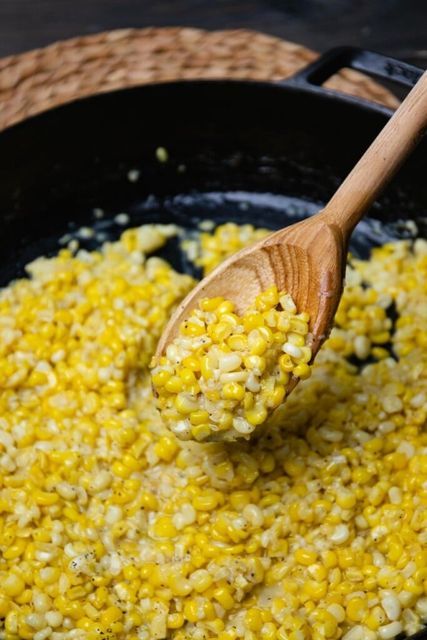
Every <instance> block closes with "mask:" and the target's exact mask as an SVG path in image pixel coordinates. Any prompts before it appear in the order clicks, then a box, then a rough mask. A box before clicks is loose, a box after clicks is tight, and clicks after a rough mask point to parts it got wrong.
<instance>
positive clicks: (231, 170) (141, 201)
mask: <svg viewBox="0 0 427 640" xmlns="http://www.w3.org/2000/svg"><path fill="white" fill-rule="evenodd" d="M388 116H389V113H388V111H387V110H385V109H382V108H380V107H373V106H372V105H368V104H364V103H363V102H361V101H357V100H354V99H351V98H347V99H342V98H341V99H340V98H337V97H336V96H334V95H331V94H328V93H326V92H325V93H323V94H319V93H316V92H310V91H309V90H308V89H305V90H304V89H301V88H298V87H292V86H285V85H271V84H264V83H249V82H189V83H174V84H168V85H153V86H150V87H143V88H136V89H130V90H126V91H121V92H117V93H112V94H105V95H102V96H97V97H92V98H89V99H86V100H82V101H79V102H76V103H73V104H71V105H68V106H65V107H62V108H59V109H56V110H54V111H52V112H48V113H46V114H43V115H41V116H38V117H35V118H32V119H30V120H27V121H25V122H24V123H23V124H20V125H18V126H16V127H13V128H11V129H9V130H7V131H5V132H3V133H2V134H0V219H1V221H2V233H1V237H0V284H1V285H4V284H6V283H7V282H9V281H10V280H11V279H13V278H15V277H17V276H20V275H23V273H24V270H23V267H24V265H25V264H26V263H27V262H28V261H29V260H31V259H33V258H35V257H37V256H38V255H42V254H53V253H55V252H56V251H57V250H58V247H59V244H58V240H59V238H60V237H61V236H62V235H63V234H64V233H66V232H69V231H73V230H76V229H78V228H79V227H80V226H82V225H87V224H93V222H94V221H95V218H94V214H93V209H94V208H98V207H99V208H102V209H104V211H105V213H106V216H105V219H104V220H103V221H102V222H99V221H98V222H97V227H98V228H99V229H100V230H102V231H104V232H106V233H107V234H108V235H109V237H116V236H118V235H119V233H120V232H121V231H122V230H123V227H122V226H119V225H117V224H116V223H115V222H114V220H113V218H114V215H115V214H117V213H119V212H122V211H126V212H127V213H128V214H129V215H130V222H129V225H131V226H135V225H139V224H142V223H144V222H153V221H156V222H168V223H169V222H175V223H178V224H180V225H183V226H184V227H186V228H188V229H193V228H196V227H197V224H198V223H199V222H200V220H202V219H204V218H208V219H212V220H214V221H215V222H223V221H226V220H234V221H237V222H251V223H253V224H255V225H257V226H267V227H270V228H272V229H274V228H279V227H281V226H285V225H286V224H289V223H291V222H293V221H295V220H297V219H300V218H302V217H304V216H306V215H309V214H311V213H313V212H315V211H316V210H317V209H318V208H320V207H321V206H322V203H324V202H325V201H327V199H328V198H329V197H330V196H331V195H332V193H333V192H334V190H335V189H336V187H337V185H338V184H339V182H340V181H341V179H342V178H343V177H344V176H345V175H346V173H347V172H348V170H349V169H350V168H351V166H352V165H353V164H354V162H355V161H356V160H357V158H358V157H359V156H360V155H361V153H362V152H363V150H364V149H365V148H366V147H367V145H368V144H369V142H370V141H371V140H372V139H373V138H374V136H375V135H376V133H377V132H378V131H379V129H380V127H381V126H382V125H383V124H384V123H385V120H386V118H387V117H388ZM159 146H164V147H166V148H167V149H168V151H169V161H168V162H167V163H165V164H162V163H159V162H158V161H157V160H156V157H155V150H156V148H157V147H159ZM426 160H427V144H426V143H424V144H421V145H420V147H419V148H418V150H417V152H416V153H415V154H414V156H413V157H412V159H411V161H410V162H409V163H408V164H407V166H406V167H405V169H404V170H402V171H401V173H400V174H399V176H398V177H397V179H395V181H394V182H393V184H392V185H391V186H390V187H389V189H388V190H387V192H386V193H385V194H384V196H383V197H382V199H381V200H380V201H379V202H378V203H376V204H375V206H374V207H373V209H372V212H371V216H370V217H368V218H367V219H366V220H365V221H363V222H362V223H361V224H360V225H359V227H358V229H357V231H356V234H355V235H354V239H353V243H352V247H351V248H352V250H353V251H354V252H355V253H357V254H359V255H366V254H367V253H368V252H369V249H370V248H371V247H372V246H374V245H375V244H382V243H383V242H385V241H387V240H390V239H393V238H400V237H412V236H413V235H414V228H413V227H412V228H411V227H408V226H407V225H405V220H407V219H408V218H409V219H412V220H414V221H415V222H416V223H417V229H418V235H420V236H424V237H427V224H426V217H425V216H426V215H427V184H426V183H425V177H424V176H425V166H426ZM183 167H184V168H185V170H183ZM135 169H137V170H138V171H139V172H140V178H139V180H138V181H137V182H130V181H129V179H128V172H129V171H130V170H135ZM423 170H424V171H423ZM415 235H416V234H415ZM81 244H83V246H87V247H88V248H92V247H94V245H95V244H96V243H95V241H94V240H93V239H90V240H87V241H84V242H81ZM165 251H166V257H167V258H168V259H169V260H170V261H171V262H172V263H173V264H174V265H175V266H176V267H178V268H180V269H185V270H190V269H191V266H190V265H189V264H188V263H187V262H186V260H185V258H184V257H183V256H182V254H181V252H180V251H179V248H178V246H177V244H176V243H173V242H172V244H170V245H169V246H168V247H167V248H166V250H165ZM425 637H426V635H425V631H422V632H420V633H419V634H416V636H413V638H414V640H415V638H419V639H421V638H425Z"/></svg>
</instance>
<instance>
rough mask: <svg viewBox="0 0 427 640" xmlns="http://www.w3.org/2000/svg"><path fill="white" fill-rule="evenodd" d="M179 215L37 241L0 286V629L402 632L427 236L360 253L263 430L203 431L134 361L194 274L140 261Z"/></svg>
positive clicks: (421, 549)
mask: <svg viewBox="0 0 427 640" xmlns="http://www.w3.org/2000/svg"><path fill="white" fill-rule="evenodd" d="M171 232H172V230H171V229H169V230H167V229H164V228H163V227H157V226H156V227H155V228H153V227H150V228H148V229H147V228H146V227H141V228H140V229H138V230H128V231H126V232H125V233H124V234H123V235H122V237H121V239H120V240H119V241H118V242H116V243H111V244H105V245H104V246H103V247H102V249H101V250H100V251H97V252H91V253H87V252H84V251H79V252H78V253H77V254H76V255H72V254H71V253H70V251H63V252H61V253H60V254H59V255H58V256H57V257H54V258H49V259H44V258H41V259H39V260H37V261H36V262H35V263H33V264H32V265H31V266H30V267H29V272H30V274H31V279H29V280H20V281H17V282H15V283H12V284H11V285H10V286H9V287H6V288H5V289H4V290H3V291H2V292H1V293H0V409H1V411H0V513H1V516H0V551H1V557H0V622H1V624H2V626H3V628H2V630H1V633H2V636H3V637H4V638H5V639H6V640H19V639H23V640H32V639H34V640H47V639H50V640H125V639H126V640H161V639H165V638H168V640H169V639H170V640H189V639H190V638H191V640H193V639H194V640H206V639H208V640H211V639H212V640H213V639H215V640H241V639H242V640H324V639H326V638H328V639H332V640H339V639H341V640H342V639H345V640H387V639H390V638H393V637H395V636H396V635H397V634H398V633H400V631H401V630H403V631H404V632H406V633H414V632H415V631H417V630H418V629H419V628H420V627H421V625H422V622H423V620H426V619H427V575H426V567H427V551H426V549H427V534H426V532H427V520H426V517H427V516H426V513H427V434H426V427H425V424H426V419H427V336H426V318H427V292H426V286H425V283H426V282H427V243H426V242H424V241H416V242H415V243H414V244H413V245H412V244H409V243H406V242H403V243H400V242H399V243H393V244H391V245H387V246H385V247H381V248H379V249H376V250H375V251H374V252H373V254H372V256H371V258H370V260H369V261H353V263H352V269H351V270H350V271H349V273H348V277H347V286H346V289H345V291H344V296H343V299H342V303H341V306H340V310H339V316H338V318H337V327H336V329H334V331H333V333H332V335H331V337H330V339H329V340H328V342H327V343H326V344H325V345H324V347H323V348H322V350H321V352H320V353H319V355H318V358H317V360H316V363H315V364H314V366H313V369H312V376H311V377H310V379H308V380H307V381H306V382H305V383H304V384H303V385H299V386H298V387H297V388H296V389H295V391H293V392H292V394H291V395H290V397H289V398H288V400H287V402H286V403H285V405H284V409H281V408H279V409H278V410H277V411H276V412H275V413H274V415H273V416H272V418H271V422H270V424H269V426H268V428H266V429H262V430H261V433H260V437H259V438H258V439H257V440H256V441H255V442H251V443H250V444H248V443H246V442H245V441H239V443H238V444H220V443H217V444H210V445H206V444H197V443H195V442H182V441H180V440H178V439H177V438H175V436H174V435H173V434H172V433H171V432H170V431H167V430H166V429H165V428H164V426H163V424H162V421H161V419H160V417H159V415H158V412H157V411H156V409H155V406H154V400H153V397H152V392H151V384H150V380H149V375H148V362H149V360H150V358H151V357H152V355H153V352H154V349H155V344H156V340H157V339H158V337H159V335H160V333H161V331H162V328H163V326H164V324H165V322H166V321H167V318H168V316H169V315H170V313H171V312H172V310H173V309H174V307H175V305H176V304H177V303H178V302H179V300H180V299H181V298H182V297H183V296H185V295H186V293H187V292H188V290H189V289H190V288H191V286H193V282H192V280H191V279H190V278H188V277H186V276H182V275H180V274H178V273H176V272H175V271H173V270H172V268H171V267H170V266H169V265H168V264H167V263H165V262H163V261H161V260H159V259H157V258H154V257H151V258H150V257H148V254H149V252H150V251H151V250H154V249H156V248H158V247H159V246H160V244H161V243H162V242H164V241H165V240H166V238H167V236H168V234H169V235H170V233H171ZM217 235H219V234H217ZM210 237H211V238H213V239H214V241H213V242H214V244H215V242H216V240H215V237H217V236H215V235H210ZM230 250H231V249H230ZM391 302H394V304H395V307H396V309H397V313H398V318H397V320H396V323H395V326H394V327H393V326H392V325H391V323H389V322H388V318H387V314H386V313H385V311H386V309H387V307H388V306H389V305H390V303H391ZM363 339H365V340H364V342H363V343H362V342H361V341H362V340H363ZM362 346H363V349H362ZM355 355H356V357H357V364H358V365H362V368H361V369H360V370H359V369H358V367H357V366H355V363H354V361H353V360H354V356H355Z"/></svg>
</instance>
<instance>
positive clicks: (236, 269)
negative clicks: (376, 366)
mask: <svg viewBox="0 0 427 640" xmlns="http://www.w3.org/2000/svg"><path fill="white" fill-rule="evenodd" d="M349 127H351V122H349ZM426 127H427V72H426V73H424V74H423V76H422V77H421V78H420V80H419V81H418V82H417V84H416V85H415V87H414V88H413V89H412V91H411V92H410V93H409V94H408V96H407V97H406V99H405V100H404V102H402V104H401V105H400V107H399V108H398V110H397V111H396V112H395V113H394V115H393V116H392V117H391V118H390V120H389V121H388V122H387V124H386V125H385V127H384V128H383V129H382V131H381V132H380V134H379V135H378V137H377V138H376V139H375V140H374V142H373V143H372V144H371V146H370V147H369V148H368V150H367V151H366V152H365V153H364V155H363V156H362V158H361V159H360V160H359V162H358V163H357V164H356V166H355V167H354V169H353V170H352V171H351V173H350V174H349V175H348V176H347V178H346V179H345V180H344V182H343V183H342V184H341V186H340V187H339V188H338V190H337V191H336V193H335V195H334V196H333V197H332V198H331V200H330V201H329V203H328V204H327V205H326V207H325V208H324V209H323V210H322V211H320V212H319V213H317V214H316V215H314V216H312V217H311V218H308V219H307V220H303V221H302V222H298V223H297V224H294V225H292V226H289V227H286V228H284V229H281V230H280V231H277V232H276V233H273V234H272V235H270V236H268V237H267V238H265V239H263V240H261V241H259V242H257V243H255V244H254V245H252V246H251V247H248V248H247V249H244V250H243V251H240V252H238V253H236V254H235V255H233V256H232V257H231V258H229V259H228V260H226V261H225V262H223V263H222V264H221V265H220V266H219V267H217V268H216V269H215V270H214V271H212V273H210V274H209V275H208V276H207V277H206V278H204V279H203V280H202V281H201V282H200V283H199V284H198V285H197V286H196V287H195V288H194V289H193V290H192V291H191V292H190V294H189V295H188V296H187V297H186V298H185V299H184V300H183V302H182V303H181V304H180V305H179V307H178V308H177V310H176V312H175V313H174V315H173V316H172V317H171V319H170V321H169V323H168V324H167V326H166V328H165V330H164V332H163V335H162V336H161V339H160V341H159V344H158V347H157V352H156V355H157V356H160V355H162V354H163V353H164V351H165V348H166V346H167V345H168V344H169V343H170V342H171V341H172V340H173V339H174V338H175V337H176V335H177V333H178V329H179V325H180V324H181V322H182V321H183V320H184V319H185V318H186V317H187V316H188V315H189V313H190V312H191V310H192V309H194V308H195V307H196V306H197V305H198V302H199V300H200V299H201V298H206V297H208V298H211V297H216V296H223V297H224V298H226V299H229V300H232V301H233V302H234V303H235V305H236V309H237V312H239V313H240V312H243V311H244V310H245V309H246V308H247V307H248V306H249V305H250V304H252V303H253V301H254V299H255V297H256V296H257V295H258V294H259V293H261V292H262V291H264V290H265V289H267V288H268V287H269V286H271V285H273V284H275V285H276V286H277V288H278V290H279V291H283V290H285V291H287V292H288V293H290V294H291V296H292V298H293V299H294V302H295V303H296V305H297V308H298V311H307V312H308V313H309V314H310V331H311V334H312V349H313V357H314V356H315V355H316V353H317V351H318V350H319V347H320V346H321V344H322V343H323V341H324V340H325V338H326V337H327V336H328V334H329V332H330V329H331V327H332V323H333V319H334V315H335V312H336V310H337V307H338V303H339V301H340V298H341V293H342V289H343V278H344V274H345V266H346V258H347V248H348V242H349V238H350V236H351V233H352V231H353V229H354V227H355V226H356V224H357V223H358V222H359V220H360V219H361V218H362V217H363V215H364V214H365V213H366V212H367V210H368V209H369V208H370V206H371V205H372V203H373V202H374V200H375V199H376V198H377V196H378V195H379V194H380V193H381V192H382V190H383V189H384V187H385V186H386V185H387V183H388V181H389V180H390V179H391V178H392V176H393V175H394V173H395V172H396V171H397V169H398V168H399V166H400V165H401V164H402V162H403V161H404V160H405V159H406V158H407V157H408V155H409V154H410V153H411V151H412V150H413V149H414V148H415V146H416V145H417V143H418V142H419V140H420V138H421V136H422V134H423V133H424V130H425V128H426ZM294 383H295V381H294Z"/></svg>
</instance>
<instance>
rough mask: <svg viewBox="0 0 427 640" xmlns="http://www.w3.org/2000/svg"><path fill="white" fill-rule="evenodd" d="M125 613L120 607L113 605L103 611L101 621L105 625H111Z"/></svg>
mask: <svg viewBox="0 0 427 640" xmlns="http://www.w3.org/2000/svg"><path fill="white" fill-rule="evenodd" d="M122 616H123V614H122V612H121V610H120V609H119V607H116V606H115V605H114V606H111V607H108V608H107V609H105V611H103V612H102V613H101V616H100V621H101V624H102V625H103V626H104V627H109V626H110V625H111V624H112V623H113V622H117V621H118V620H121V618H122Z"/></svg>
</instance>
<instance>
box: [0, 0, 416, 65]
mask: <svg viewBox="0 0 427 640" xmlns="http://www.w3.org/2000/svg"><path fill="white" fill-rule="evenodd" d="M177 25H181V26H183V25H185V26H194V27H202V28H205V29H228V28H236V27H246V28H250V29H256V30H259V31H264V32H266V33H270V34H273V35H277V36H280V37H282V38H286V39H287V40H292V41H294V42H300V43H302V44H305V45H307V46H309V47H311V48H313V49H317V50H318V51H324V50H326V49H328V48H329V47H332V46H336V45H341V44H351V45H358V46H362V47H365V48H371V49H375V50H379V51H382V52H384V53H388V54H390V55H394V56H397V57H401V58H404V59H406V60H408V61H412V62H415V63H418V64H420V65H422V66H427V0H0V56H5V55H9V54H12V53H18V52H21V51H25V50H28V49H33V48H35V47H41V46H43V45H46V44H49V43H51V42H53V41H55V40H58V39H63V38H70V37H72V36H76V35H83V34H89V33H96V32H97V31H103V30H106V29H114V28H120V27H147V26H177Z"/></svg>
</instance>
